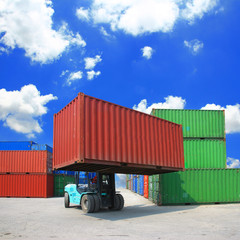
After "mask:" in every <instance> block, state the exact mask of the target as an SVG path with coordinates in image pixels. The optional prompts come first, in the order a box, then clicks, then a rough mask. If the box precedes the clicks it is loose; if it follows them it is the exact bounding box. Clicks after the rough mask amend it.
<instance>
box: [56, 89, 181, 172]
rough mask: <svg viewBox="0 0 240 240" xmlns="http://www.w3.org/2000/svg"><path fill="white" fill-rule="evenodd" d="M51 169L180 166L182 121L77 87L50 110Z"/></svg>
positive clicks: (126, 169)
mask: <svg viewBox="0 0 240 240" xmlns="http://www.w3.org/2000/svg"><path fill="white" fill-rule="evenodd" d="M53 140H54V143H53V146H54V147H53V162H54V168H55V169H63V170H73V171H74V170H78V171H102V172H116V173H135V174H157V173H166V172H172V171H179V170H183V169H184V155H183V136H182V127H181V125H178V124H175V123H172V122H169V121H167V120H163V119H160V118H157V117H154V116H151V115H148V114H144V113H141V112H138V111H135V110H132V109H129V108H125V107H122V106H119V105H116V104H113V103H109V102H106V101H103V100H100V99H96V98H94V97H90V96H87V95H84V94H83V93H79V94H78V96H77V97H76V98H75V99H74V100H73V101H71V102H70V103H69V104H68V105H67V106H65V107H64V108H63V109H62V110H61V111H60V112H58V113H57V114H55V115H54V138H53Z"/></svg>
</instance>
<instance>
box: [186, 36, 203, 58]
mask: <svg viewBox="0 0 240 240" xmlns="http://www.w3.org/2000/svg"><path fill="white" fill-rule="evenodd" d="M184 45H185V46H186V47H187V48H189V49H190V51H191V52H192V53H193V54H194V55H195V54H197V53H199V51H200V50H201V49H202V48H203V46H204V44H203V42H201V41H199V40H198V39H194V40H192V41H186V40H185V41H184Z"/></svg>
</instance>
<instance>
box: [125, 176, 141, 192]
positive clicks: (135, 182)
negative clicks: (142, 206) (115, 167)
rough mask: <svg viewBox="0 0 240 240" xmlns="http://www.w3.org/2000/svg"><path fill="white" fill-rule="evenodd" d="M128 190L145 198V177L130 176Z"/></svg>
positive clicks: (128, 177)
mask: <svg viewBox="0 0 240 240" xmlns="http://www.w3.org/2000/svg"><path fill="white" fill-rule="evenodd" d="M126 184H127V185H126V188H127V189H129V190H131V191H133V192H135V193H138V194H139V195H141V196H144V176H143V175H136V174H128V175H127V182H126Z"/></svg>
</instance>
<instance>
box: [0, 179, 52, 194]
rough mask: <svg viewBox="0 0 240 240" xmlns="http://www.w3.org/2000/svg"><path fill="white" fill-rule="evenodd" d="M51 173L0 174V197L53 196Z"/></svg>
mask: <svg viewBox="0 0 240 240" xmlns="http://www.w3.org/2000/svg"><path fill="white" fill-rule="evenodd" d="M53 182H54V179H53V175H52V174H0V197H31V198H47V197H53Z"/></svg>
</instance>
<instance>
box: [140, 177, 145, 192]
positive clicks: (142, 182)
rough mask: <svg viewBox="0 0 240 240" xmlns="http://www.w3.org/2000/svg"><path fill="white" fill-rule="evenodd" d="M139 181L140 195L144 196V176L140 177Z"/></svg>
mask: <svg viewBox="0 0 240 240" xmlns="http://www.w3.org/2000/svg"><path fill="white" fill-rule="evenodd" d="M139 181H140V190H139V194H140V195H142V196H143V195H144V176H143V175H141V176H139Z"/></svg>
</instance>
